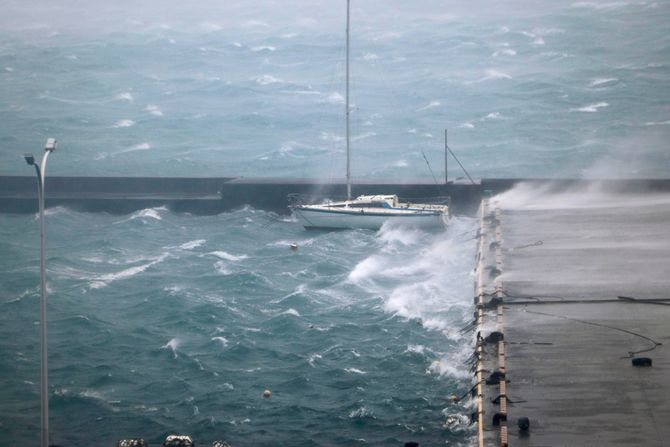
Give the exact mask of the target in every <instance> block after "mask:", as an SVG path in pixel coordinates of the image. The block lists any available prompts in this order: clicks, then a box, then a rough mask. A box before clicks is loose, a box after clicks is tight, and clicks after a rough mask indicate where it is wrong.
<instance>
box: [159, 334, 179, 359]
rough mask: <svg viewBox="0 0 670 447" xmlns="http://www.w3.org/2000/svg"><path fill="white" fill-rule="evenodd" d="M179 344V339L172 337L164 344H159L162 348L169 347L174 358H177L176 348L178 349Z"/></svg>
mask: <svg viewBox="0 0 670 447" xmlns="http://www.w3.org/2000/svg"><path fill="white" fill-rule="evenodd" d="M180 345H181V340H180V339H178V338H173V339H172V340H170V341H169V342H167V343H166V344H165V345H163V346H161V348H162V349H169V350H171V351H172V354H173V355H174V358H177V349H179V346H180Z"/></svg>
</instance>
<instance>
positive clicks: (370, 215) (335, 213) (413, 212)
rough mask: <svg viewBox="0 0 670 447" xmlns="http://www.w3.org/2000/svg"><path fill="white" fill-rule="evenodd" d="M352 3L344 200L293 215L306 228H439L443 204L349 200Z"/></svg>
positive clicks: (390, 197) (300, 208)
mask: <svg viewBox="0 0 670 447" xmlns="http://www.w3.org/2000/svg"><path fill="white" fill-rule="evenodd" d="M350 6H351V0H347V44H346V96H345V114H346V146H347V199H346V200H342V201H330V200H328V201H325V202H323V203H320V204H301V203H296V204H291V205H290V208H291V211H293V215H294V216H295V217H296V218H297V219H298V221H299V222H300V223H301V224H302V225H303V226H304V227H305V228H308V229H310V228H326V229H338V228H365V229H372V230H378V229H379V228H381V226H382V225H383V224H384V223H385V222H387V221H393V222H398V223H407V224H410V225H412V226H418V227H440V226H444V225H446V224H447V223H448V221H449V207H448V206H447V205H442V204H429V203H410V202H401V201H400V200H399V199H398V196H397V195H395V194H384V195H362V196H358V197H356V198H354V199H352V198H351V163H350V160H351V156H350V152H351V151H350V147H351V145H350V141H351V138H350V124H349V123H350V117H349V112H350V110H349V109H350V108H349V59H350V57H349V24H350Z"/></svg>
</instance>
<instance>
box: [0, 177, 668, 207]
mask: <svg viewBox="0 0 670 447" xmlns="http://www.w3.org/2000/svg"><path fill="white" fill-rule="evenodd" d="M520 182H528V183H531V184H537V185H547V184H548V183H549V184H551V185H553V187H556V188H558V189H565V188H569V187H579V186H580V185H582V184H585V183H588V181H584V180H574V179H561V180H532V179H482V180H481V181H479V182H478V183H475V184H471V183H459V182H456V183H451V182H450V183H448V184H434V183H426V182H422V181H414V182H409V183H398V182H394V181H393V180H380V181H367V182H359V183H356V184H354V185H353V187H352V192H353V194H354V195H359V194H388V193H389V192H392V193H394V194H397V195H399V196H400V197H403V198H407V199H418V198H431V197H441V196H449V197H450V198H451V210H452V212H453V213H456V214H475V213H476V212H477V209H478V207H479V202H480V198H481V196H482V193H483V192H484V191H488V192H490V193H492V194H497V193H500V192H503V191H506V190H509V189H510V188H511V187H513V186H514V185H516V184H518V183H520ZM605 183H607V184H609V185H610V186H611V187H612V188H613V189H621V190H627V191H670V180H656V179H652V180H610V181H605ZM345 191H346V186H345V185H344V184H343V183H338V182H331V183H327V182H321V181H320V180H319V179H292V178H244V177H207V178H205V177H58V176H47V179H46V197H45V199H46V206H47V207H53V206H67V207H71V208H74V209H78V210H81V211H92V212H95V211H105V212H109V213H118V214H125V213H130V212H133V211H137V210H139V209H144V208H149V207H155V206H166V207H168V208H170V209H171V210H173V211H176V212H190V213H193V214H218V213H221V212H224V211H229V210H232V209H236V208H240V207H243V206H246V205H249V206H252V207H254V208H258V209H263V210H266V211H272V212H276V213H281V214H286V213H288V208H287V207H288V195H289V194H307V195H310V194H314V195H325V196H330V197H343V196H344V195H345V194H346V192H345ZM36 199H37V186H36V181H35V177H33V176H0V212H8V213H32V212H36V211H37V200H36Z"/></svg>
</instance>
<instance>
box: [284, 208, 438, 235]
mask: <svg viewBox="0 0 670 447" xmlns="http://www.w3.org/2000/svg"><path fill="white" fill-rule="evenodd" d="M293 214H294V215H295V217H296V218H297V219H298V221H300V223H301V224H302V225H303V226H304V227H305V228H335V229H338V228H341V229H346V228H364V229H370V230H378V229H380V228H381V227H382V225H384V223H385V222H387V221H391V222H393V223H398V224H402V225H409V226H414V227H420V228H440V227H444V226H446V225H447V222H448V216H447V215H446V214H444V213H424V214H408V213H404V214H392V213H379V214H377V213H365V212H364V213H360V212H358V213H356V212H342V211H336V210H332V211H322V210H310V209H305V208H294V209H293Z"/></svg>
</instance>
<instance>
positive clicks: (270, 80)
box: [254, 74, 282, 85]
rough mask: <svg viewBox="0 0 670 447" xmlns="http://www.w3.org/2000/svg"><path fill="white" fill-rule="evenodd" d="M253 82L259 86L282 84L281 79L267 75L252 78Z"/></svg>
mask: <svg viewBox="0 0 670 447" xmlns="http://www.w3.org/2000/svg"><path fill="white" fill-rule="evenodd" d="M254 81H256V82H257V83H258V84H260V85H269V84H277V83H279V82H282V80H281V79H277V78H275V77H274V76H272V75H268V74H264V75H262V76H257V77H255V78H254Z"/></svg>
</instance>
